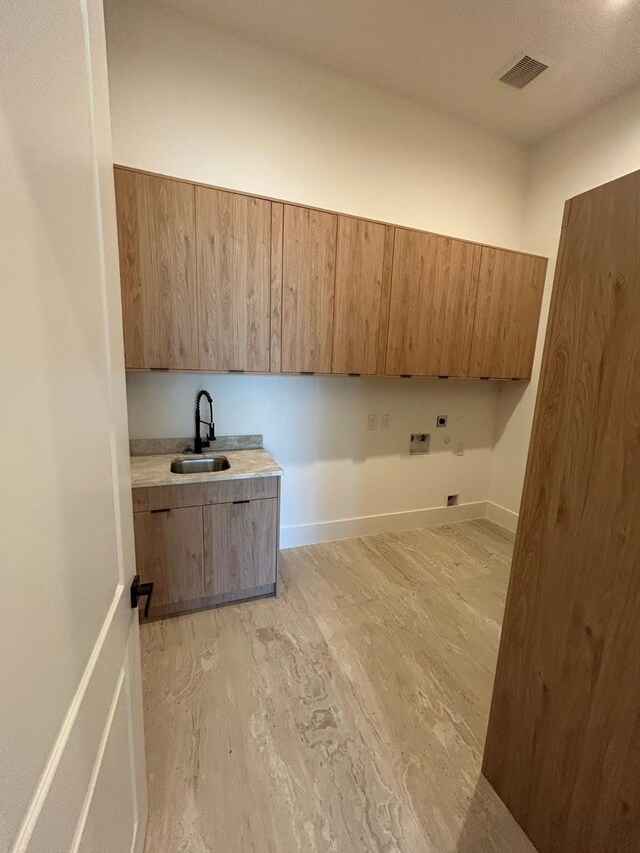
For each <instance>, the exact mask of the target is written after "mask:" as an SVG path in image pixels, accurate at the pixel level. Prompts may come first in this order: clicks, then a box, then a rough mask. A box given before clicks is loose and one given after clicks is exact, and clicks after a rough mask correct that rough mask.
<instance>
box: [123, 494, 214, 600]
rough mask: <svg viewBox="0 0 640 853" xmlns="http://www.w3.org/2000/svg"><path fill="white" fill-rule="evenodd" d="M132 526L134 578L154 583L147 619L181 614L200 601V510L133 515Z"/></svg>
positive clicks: (192, 508) (185, 509)
mask: <svg viewBox="0 0 640 853" xmlns="http://www.w3.org/2000/svg"><path fill="white" fill-rule="evenodd" d="M133 523H134V531H135V540H136V566H137V571H138V574H139V575H140V578H141V580H142V581H153V583H154V589H153V601H152V608H151V615H152V616H158V615H164V614H166V613H170V612H172V611H174V610H175V611H178V610H183V609H185V608H184V605H185V603H186V602H189V601H195V600H197V599H200V598H202V596H203V594H204V593H203V589H204V586H203V585H204V561H203V537H202V507H199V506H194V507H184V508H181V509H166V510H154V511H152V512H136V513H134V514H133ZM143 605H144V602H142V604H141V607H142V606H143Z"/></svg>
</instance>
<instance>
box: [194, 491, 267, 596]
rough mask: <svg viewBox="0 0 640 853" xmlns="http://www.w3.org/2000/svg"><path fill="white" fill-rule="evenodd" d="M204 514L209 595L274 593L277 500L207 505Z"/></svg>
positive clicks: (206, 580)
mask: <svg viewBox="0 0 640 853" xmlns="http://www.w3.org/2000/svg"><path fill="white" fill-rule="evenodd" d="M203 513H204V563H205V581H204V586H205V595H206V596H216V597H218V598H219V600H223V599H224V597H225V596H228V597H229V599H233V598H240V597H242V595H241V594H242V593H243V592H245V593H246V594H247V596H248V595H256V594H259V593H260V590H261V589H262V591H263V592H264V593H267V592H273V591H274V589H275V583H276V557H277V535H278V501H277V499H276V498H268V499H265V500H254V501H239V502H236V503H228V504H217V505H215V506H206V507H204V508H203Z"/></svg>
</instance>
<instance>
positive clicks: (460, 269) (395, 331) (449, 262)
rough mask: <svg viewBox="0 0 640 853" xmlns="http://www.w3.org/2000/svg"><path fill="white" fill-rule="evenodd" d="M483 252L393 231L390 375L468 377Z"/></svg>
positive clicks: (459, 242) (470, 246) (458, 243)
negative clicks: (477, 287)
mask: <svg viewBox="0 0 640 853" xmlns="http://www.w3.org/2000/svg"><path fill="white" fill-rule="evenodd" d="M479 251H480V249H479V247H477V246H475V245H474V244H473V243H466V242H464V241H462V240H452V239H451V238H450V237H439V236H438V235H436V234H425V233H422V232H420V231H409V230H407V229H405V228H396V229H395V245H394V250H393V275H392V279H391V305H390V310H389V331H388V339H387V360H386V368H385V373H386V374H387V375H389V376H397V375H402V374H418V375H426V376H464V375H465V373H466V368H467V361H468V357H469V346H470V342H471V330H472V324H473V312H474V306H475V294H476V277H477V267H476V263H477V260H478V253H479Z"/></svg>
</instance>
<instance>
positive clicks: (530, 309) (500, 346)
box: [469, 246, 547, 379]
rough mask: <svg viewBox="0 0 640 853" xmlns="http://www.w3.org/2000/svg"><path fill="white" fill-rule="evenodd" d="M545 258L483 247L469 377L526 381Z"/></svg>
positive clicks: (533, 347)
mask: <svg viewBox="0 0 640 853" xmlns="http://www.w3.org/2000/svg"><path fill="white" fill-rule="evenodd" d="M546 271H547V261H546V259H545V258H538V257H535V256H534V255H523V254H520V253H519V252H509V251H506V250H503V249H491V248H489V247H487V246H483V247H482V258H481V262H480V274H479V277H478V298H477V304H476V316H475V324H474V330H473V341H472V346H471V358H470V361H469V376H489V377H492V378H496V379H529V378H530V377H531V369H532V367H533V355H534V352H535V346H536V338H537V335H538V320H539V318H540V306H541V304H542V293H543V290H544V279H545V275H546Z"/></svg>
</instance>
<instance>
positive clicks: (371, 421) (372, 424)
mask: <svg viewBox="0 0 640 853" xmlns="http://www.w3.org/2000/svg"><path fill="white" fill-rule="evenodd" d="M367 429H378V416H377V415H369V416H368V417H367Z"/></svg>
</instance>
